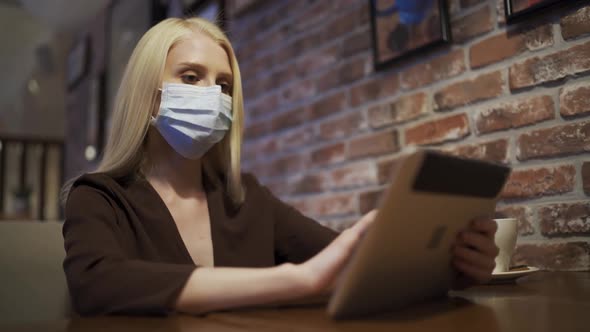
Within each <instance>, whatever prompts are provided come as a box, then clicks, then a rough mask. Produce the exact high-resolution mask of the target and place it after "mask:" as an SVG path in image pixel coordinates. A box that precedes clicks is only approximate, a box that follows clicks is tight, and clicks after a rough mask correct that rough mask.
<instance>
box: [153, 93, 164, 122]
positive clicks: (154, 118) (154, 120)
mask: <svg viewBox="0 0 590 332" xmlns="http://www.w3.org/2000/svg"><path fill="white" fill-rule="evenodd" d="M163 91H164V90H162V88H158V92H159V93H160V103H162V92H163ZM159 113H160V110H159V108H158V113H157V114H156V116H154V114H151V115H150V124H151V125H153V124H155V123H156V118H157V117H158V114H159Z"/></svg>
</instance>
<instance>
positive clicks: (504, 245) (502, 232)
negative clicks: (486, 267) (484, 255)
mask: <svg viewBox="0 0 590 332" xmlns="http://www.w3.org/2000/svg"><path fill="white" fill-rule="evenodd" d="M494 221H496V223H497V224H498V230H497V231H496V236H495V237H494V241H495V242H496V246H497V247H498V249H500V252H499V253H498V256H497V257H496V268H495V269H494V271H493V273H498V272H507V271H508V270H509V269H510V259H511V258H512V253H513V252H514V246H516V235H517V230H518V220H517V219H515V218H504V219H494Z"/></svg>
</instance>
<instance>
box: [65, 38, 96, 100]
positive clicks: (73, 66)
mask: <svg viewBox="0 0 590 332" xmlns="http://www.w3.org/2000/svg"><path fill="white" fill-rule="evenodd" d="M91 56H92V49H91V40H90V36H84V37H83V38H81V39H80V40H78V41H77V42H76V43H75V44H74V46H73V47H72V49H71V50H70V52H69V53H68V55H67V60H66V61H67V66H66V84H67V87H68V90H69V91H71V90H73V89H74V88H75V87H76V86H78V84H79V83H80V82H81V81H82V80H83V79H84V77H85V76H86V75H88V70H89V68H90V61H91V60H92V59H91Z"/></svg>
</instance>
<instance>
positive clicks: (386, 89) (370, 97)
mask: <svg viewBox="0 0 590 332" xmlns="http://www.w3.org/2000/svg"><path fill="white" fill-rule="evenodd" d="M398 90H399V77H398V75H397V74H392V73H385V74H384V75H382V76H373V77H371V79H370V80H369V81H367V82H364V83H361V84H359V85H356V86H354V87H353V88H352V89H351V90H350V104H351V106H353V107H356V106H359V105H361V104H363V103H365V102H368V101H374V100H377V99H381V98H384V97H388V96H393V95H395V94H396V93H397V91H398Z"/></svg>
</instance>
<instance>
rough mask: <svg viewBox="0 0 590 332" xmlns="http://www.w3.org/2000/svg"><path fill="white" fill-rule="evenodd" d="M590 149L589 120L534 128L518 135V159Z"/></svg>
mask: <svg viewBox="0 0 590 332" xmlns="http://www.w3.org/2000/svg"><path fill="white" fill-rule="evenodd" d="M588 151H590V121H586V122H578V123H571V124H566V125H562V126H556V127H552V128H546V129H539V130H534V131H531V132H528V133H525V134H522V135H520V137H518V141H517V151H516V157H517V158H518V160H528V159H533V158H545V157H555V156H562V155H568V154H574V153H582V152H588Z"/></svg>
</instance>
